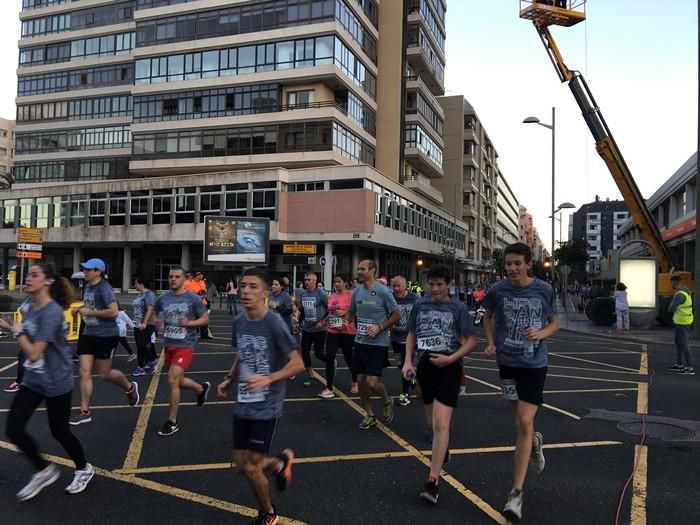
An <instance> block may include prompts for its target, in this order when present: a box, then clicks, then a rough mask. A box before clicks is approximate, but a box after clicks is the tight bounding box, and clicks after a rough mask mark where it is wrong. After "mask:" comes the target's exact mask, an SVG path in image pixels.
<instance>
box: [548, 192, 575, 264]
mask: <svg viewBox="0 0 700 525" xmlns="http://www.w3.org/2000/svg"><path fill="white" fill-rule="evenodd" d="M575 207H576V205H575V204H571V203H570V202H562V203H561V204H560V205H559V206H558V207H557V209H556V210H554V211H552V214H551V215H550V216H549V217H547V218H548V219H552V220H554V219H555V217H554V216H555V215H556V214H557V213H558V212H559V211H561V210H567V209H570V208H575ZM556 220H558V221H559V244H561V237H562V235H561V221H562V218H561V217H559V218H558V219H556ZM553 247H554V242H552V249H554V248H553ZM552 257H554V253H552Z"/></svg>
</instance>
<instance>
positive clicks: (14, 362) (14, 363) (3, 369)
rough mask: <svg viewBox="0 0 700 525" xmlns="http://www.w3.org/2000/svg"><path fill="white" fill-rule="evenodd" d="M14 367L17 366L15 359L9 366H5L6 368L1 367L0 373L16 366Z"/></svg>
mask: <svg viewBox="0 0 700 525" xmlns="http://www.w3.org/2000/svg"><path fill="white" fill-rule="evenodd" d="M16 365H17V360H16V359H15V360H14V361H13V362H12V363H10V364H9V365H6V366H3V367H2V368H0V372H4V371H5V370H9V369H10V368H12V367H13V366H16Z"/></svg>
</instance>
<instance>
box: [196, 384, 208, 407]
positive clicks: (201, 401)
mask: <svg viewBox="0 0 700 525" xmlns="http://www.w3.org/2000/svg"><path fill="white" fill-rule="evenodd" d="M200 385H202V393H201V394H197V406H198V407H201V406H202V405H203V404H204V403H206V401H207V394H209V389H210V388H211V383H210V382H209V381H205V382H204V383H200Z"/></svg>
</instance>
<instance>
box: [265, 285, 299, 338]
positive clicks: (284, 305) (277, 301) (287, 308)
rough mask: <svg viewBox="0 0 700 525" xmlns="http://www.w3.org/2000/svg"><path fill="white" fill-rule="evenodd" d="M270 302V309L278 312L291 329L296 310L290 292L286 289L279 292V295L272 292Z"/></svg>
mask: <svg viewBox="0 0 700 525" xmlns="http://www.w3.org/2000/svg"><path fill="white" fill-rule="evenodd" d="M268 304H269V305H270V309H271V310H272V311H273V312H275V313H277V314H278V315H279V316H280V317H282V319H283V320H284V322H285V323H286V324H287V326H288V327H289V329H290V330H291V329H292V311H293V310H294V308H293V307H292V299H291V297H289V294H288V293H287V292H285V291H284V290H283V291H281V292H280V293H278V294H277V295H275V294H273V293H271V294H270V298H269V302H268ZM273 306H274V308H273Z"/></svg>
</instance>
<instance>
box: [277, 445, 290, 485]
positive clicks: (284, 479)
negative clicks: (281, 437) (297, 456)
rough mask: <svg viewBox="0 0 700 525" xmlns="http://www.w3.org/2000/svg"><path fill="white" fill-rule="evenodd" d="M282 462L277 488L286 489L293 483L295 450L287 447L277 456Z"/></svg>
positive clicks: (278, 473)
mask: <svg viewBox="0 0 700 525" xmlns="http://www.w3.org/2000/svg"><path fill="white" fill-rule="evenodd" d="M277 459H279V460H280V461H281V462H282V468H281V469H280V470H279V472H277V476H276V478H277V488H278V489H279V490H284V489H286V488H287V487H289V485H291V484H292V461H294V451H293V450H292V449H290V448H285V449H284V450H283V451H282V453H281V454H280V455H279V456H277Z"/></svg>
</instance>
